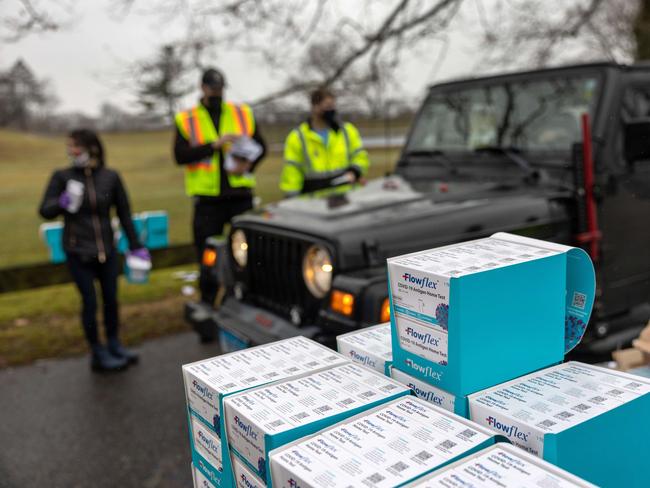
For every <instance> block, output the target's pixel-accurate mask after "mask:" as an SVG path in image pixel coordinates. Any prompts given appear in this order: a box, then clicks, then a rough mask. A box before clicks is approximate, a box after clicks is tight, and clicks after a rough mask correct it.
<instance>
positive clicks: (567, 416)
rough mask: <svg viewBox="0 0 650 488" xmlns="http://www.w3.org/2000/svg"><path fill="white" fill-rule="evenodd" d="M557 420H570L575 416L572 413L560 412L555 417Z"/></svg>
mask: <svg viewBox="0 0 650 488" xmlns="http://www.w3.org/2000/svg"><path fill="white" fill-rule="evenodd" d="M553 416H554V417H555V418H556V419H570V418H571V417H573V414H572V413H571V412H560V413H558V414H555V415H553Z"/></svg>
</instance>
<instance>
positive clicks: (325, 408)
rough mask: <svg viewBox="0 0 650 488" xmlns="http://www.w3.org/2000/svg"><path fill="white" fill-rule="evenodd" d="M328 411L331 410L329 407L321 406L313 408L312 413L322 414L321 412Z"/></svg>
mask: <svg viewBox="0 0 650 488" xmlns="http://www.w3.org/2000/svg"><path fill="white" fill-rule="evenodd" d="M330 410H332V407H330V406H329V405H323V406H322V407H318V408H315V409H314V412H316V413H323V412H329V411H330Z"/></svg>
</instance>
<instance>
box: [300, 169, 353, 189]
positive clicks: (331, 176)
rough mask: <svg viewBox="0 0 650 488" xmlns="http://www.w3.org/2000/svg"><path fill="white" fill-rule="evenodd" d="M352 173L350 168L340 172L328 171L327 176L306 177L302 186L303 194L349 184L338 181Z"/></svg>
mask: <svg viewBox="0 0 650 488" xmlns="http://www.w3.org/2000/svg"><path fill="white" fill-rule="evenodd" d="M348 171H350V169H349V168H345V169H341V170H339V171H328V172H327V174H326V175H318V174H316V175H314V176H305V181H304V183H303V185H302V192H301V193H311V192H314V191H318V190H324V189H325V188H335V187H337V186H341V185H346V184H348V182H337V181H336V179H337V178H340V177H342V176H343V175H344V174H345V173H347V172H348Z"/></svg>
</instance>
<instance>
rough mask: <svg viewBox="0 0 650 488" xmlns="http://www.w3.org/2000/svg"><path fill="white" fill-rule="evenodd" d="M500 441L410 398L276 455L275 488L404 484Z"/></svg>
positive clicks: (273, 464)
mask: <svg viewBox="0 0 650 488" xmlns="http://www.w3.org/2000/svg"><path fill="white" fill-rule="evenodd" d="M498 438H499V436H496V435H494V434H493V433H492V432H490V431H489V430H487V429H484V428H482V427H480V426H478V425H476V424H474V423H472V422H470V421H469V420H466V419H463V418H461V417H459V416H457V415H454V414H451V413H449V412H447V411H445V410H443V409H440V408H437V407H434V406H433V405H431V404H429V403H426V402H424V401H423V400H421V399H419V398H416V397H413V396H408V397H403V398H401V399H399V400H395V401H393V402H390V403H388V404H385V405H382V406H380V407H377V408H375V409H373V410H370V411H368V412H365V413H363V414H361V415H357V416H355V417H352V418H350V419H348V420H346V421H344V422H341V423H339V424H337V425H335V426H333V427H331V428H329V429H327V430H324V431H322V432H319V433H317V434H316V435H314V436H312V437H308V438H305V439H300V440H298V441H296V442H294V443H292V444H289V445H286V446H284V447H282V448H280V449H277V450H275V451H272V452H271V456H270V463H271V477H272V480H273V487H274V488H295V487H313V486H327V487H330V488H338V487H341V488H344V487H345V488H347V487H351V486H354V487H357V486H359V487H393V486H402V485H403V484H404V483H407V482H409V481H412V480H414V479H417V478H418V477H420V476H423V475H425V474H427V473H430V472H431V471H433V470H436V469H440V468H441V467H443V466H445V465H446V464H449V463H451V462H453V461H455V460H457V459H461V458H463V457H464V456H468V455H470V454H472V453H473V452H476V451H479V450H481V449H483V448H485V447H488V446H490V445H493V444H494V443H495V442H496V441H497V440H498Z"/></svg>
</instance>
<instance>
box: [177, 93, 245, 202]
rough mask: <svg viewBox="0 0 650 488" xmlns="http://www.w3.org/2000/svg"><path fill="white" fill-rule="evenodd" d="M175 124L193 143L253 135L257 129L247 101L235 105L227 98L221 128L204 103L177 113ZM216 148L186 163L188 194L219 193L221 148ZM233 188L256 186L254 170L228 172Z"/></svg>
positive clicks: (198, 144) (229, 182) (224, 149)
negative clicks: (236, 172) (219, 149)
mask: <svg viewBox="0 0 650 488" xmlns="http://www.w3.org/2000/svg"><path fill="white" fill-rule="evenodd" d="M175 119H176V126H177V127H178V130H179V132H180V133H181V135H182V136H183V137H184V138H185V139H187V140H188V141H189V143H190V145H192V146H200V145H203V144H209V143H211V142H214V141H216V140H217V139H218V138H219V137H220V136H221V135H223V134H241V135H247V136H249V137H250V136H252V135H253V133H254V132H255V118H254V117H253V111H252V110H251V108H250V107H249V106H248V105H244V104H242V105H235V104H234V103H230V102H224V103H223V104H222V105H221V118H220V119H219V128H218V130H217V128H216V127H215V126H214V123H213V122H212V118H211V117H210V113H209V112H208V109H207V108H206V107H205V106H203V104H198V105H197V106H196V107H194V108H192V109H190V110H187V111H184V112H179V113H177V114H176V117H175ZM227 150H228V148H227V147H225V148H223V150H222V151H215V152H214V154H213V155H212V156H208V157H207V158H206V159H204V160H203V161H198V162H196V163H192V164H187V165H185V191H186V193H187V194H188V195H190V196H194V195H202V196H213V197H216V196H219V193H220V192H221V171H220V164H221V161H220V152H226V151H227ZM228 184H229V185H230V187H231V188H241V187H245V188H254V187H255V177H254V176H253V175H252V174H244V175H233V174H229V175H228Z"/></svg>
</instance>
